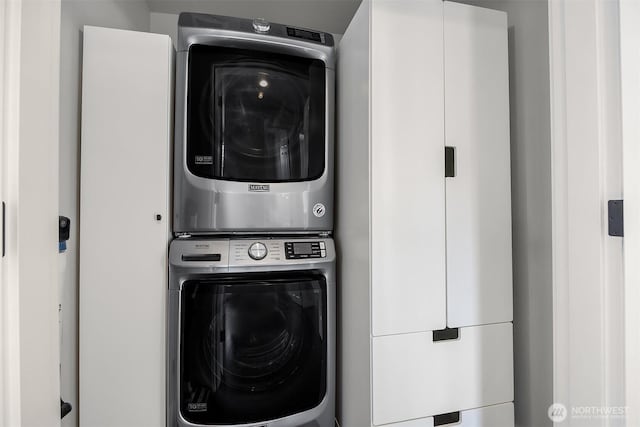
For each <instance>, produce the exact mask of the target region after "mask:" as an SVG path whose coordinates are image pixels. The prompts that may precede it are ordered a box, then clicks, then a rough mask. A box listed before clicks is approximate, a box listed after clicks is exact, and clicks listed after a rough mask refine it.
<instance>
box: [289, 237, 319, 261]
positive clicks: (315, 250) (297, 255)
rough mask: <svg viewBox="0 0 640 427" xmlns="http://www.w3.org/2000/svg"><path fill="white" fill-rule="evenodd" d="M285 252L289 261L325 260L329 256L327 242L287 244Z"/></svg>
mask: <svg viewBox="0 0 640 427" xmlns="http://www.w3.org/2000/svg"><path fill="white" fill-rule="evenodd" d="M284 251H285V257H286V258H287V259H306V258H325V257H326V256H327V247H326V244H325V242H302V241H298V242H285V243H284Z"/></svg>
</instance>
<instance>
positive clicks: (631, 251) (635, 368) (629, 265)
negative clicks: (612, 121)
mask: <svg viewBox="0 0 640 427" xmlns="http://www.w3.org/2000/svg"><path fill="white" fill-rule="evenodd" d="M638 22H640V2H638V0H620V62H621V75H622V81H621V93H622V150H623V153H624V156H623V171H624V178H623V182H624V217H625V224H624V258H625V263H624V275H625V370H626V379H627V381H626V384H625V393H626V405H627V407H628V413H627V425H628V426H629V427H632V426H637V425H640V263H639V262H638V260H640V220H639V218H640V168H639V167H638V165H639V164H640V48H639V46H640V27H638Z"/></svg>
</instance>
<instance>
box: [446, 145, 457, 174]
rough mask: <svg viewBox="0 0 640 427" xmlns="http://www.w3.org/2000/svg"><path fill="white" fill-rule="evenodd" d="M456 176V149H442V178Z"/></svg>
mask: <svg viewBox="0 0 640 427" xmlns="http://www.w3.org/2000/svg"><path fill="white" fill-rule="evenodd" d="M455 176H456V148H455V147H444V177H445V178H453V177H455Z"/></svg>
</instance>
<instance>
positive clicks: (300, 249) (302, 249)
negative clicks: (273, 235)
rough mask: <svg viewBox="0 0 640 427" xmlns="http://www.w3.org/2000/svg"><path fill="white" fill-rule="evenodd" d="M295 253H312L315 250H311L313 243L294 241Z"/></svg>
mask: <svg viewBox="0 0 640 427" xmlns="http://www.w3.org/2000/svg"><path fill="white" fill-rule="evenodd" d="M293 253H294V254H296V255H311V254H313V251H312V250H311V243H294V244H293Z"/></svg>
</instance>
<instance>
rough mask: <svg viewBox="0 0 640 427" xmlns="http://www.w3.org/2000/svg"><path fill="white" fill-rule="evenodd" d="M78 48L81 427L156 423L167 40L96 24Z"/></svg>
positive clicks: (165, 204)
mask: <svg viewBox="0 0 640 427" xmlns="http://www.w3.org/2000/svg"><path fill="white" fill-rule="evenodd" d="M83 46H84V47H83V56H84V58H83V72H82V143H81V151H82V152H81V191H80V297H79V300H80V302H79V304H80V308H79V310H80V321H79V328H80V331H79V339H80V344H79V345H80V349H79V359H80V374H79V380H80V381H79V382H80V384H79V387H80V393H79V395H80V402H79V408H78V409H79V414H80V425H81V426H91V427H128V426H130V427H138V426H156V427H159V426H164V425H165V411H166V400H165V389H166V384H165V371H166V365H165V353H166V345H165V324H166V315H165V307H166V295H167V292H168V290H167V275H168V267H167V245H168V239H169V233H170V229H169V221H170V216H169V177H170V174H169V170H170V169H169V163H170V156H169V153H170V129H171V105H172V99H171V93H172V88H171V79H172V77H171V75H172V73H171V69H172V51H173V47H172V45H171V41H170V39H169V37H167V36H162V35H158V34H149V33H138V32H132V31H121V30H113V29H107V28H97V27H85V29H84V45H83ZM157 215H160V217H159V218H158V217H157Z"/></svg>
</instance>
